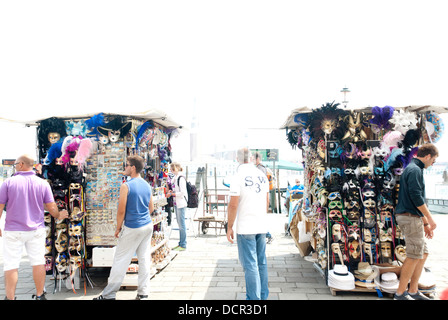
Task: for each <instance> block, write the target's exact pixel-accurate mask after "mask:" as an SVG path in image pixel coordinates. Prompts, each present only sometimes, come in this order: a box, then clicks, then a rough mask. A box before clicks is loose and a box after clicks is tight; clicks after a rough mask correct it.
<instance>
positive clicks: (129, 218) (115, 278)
mask: <svg viewBox="0 0 448 320" xmlns="http://www.w3.org/2000/svg"><path fill="white" fill-rule="evenodd" d="M144 164H145V162H144V160H143V158H142V157H140V156H129V157H128V158H127V160H126V168H125V170H124V172H123V174H124V175H126V176H130V177H131V179H130V180H128V181H127V182H125V183H123V184H122V185H121V187H120V197H119V199H118V210H117V228H116V230H115V237H116V238H118V244H117V246H116V250H115V256H114V262H113V264H112V268H111V270H110V275H109V278H108V280H107V286H106V287H105V288H104V290H103V292H102V293H101V295H100V296H98V297H97V298H94V300H115V297H116V293H117V291H118V290H120V287H121V284H122V282H123V279H124V277H125V276H126V271H127V269H128V267H129V264H130V263H131V260H132V257H133V256H134V254H135V253H136V254H137V258H138V290H137V297H136V299H137V300H143V299H147V298H148V295H149V279H150V271H151V238H152V233H153V224H152V219H151V212H153V211H154V204H153V198H152V190H151V186H150V185H149V184H148V183H147V182H146V181H145V180H144V179H143V178H142V177H141V176H140V172H141V171H142V170H143V168H144Z"/></svg>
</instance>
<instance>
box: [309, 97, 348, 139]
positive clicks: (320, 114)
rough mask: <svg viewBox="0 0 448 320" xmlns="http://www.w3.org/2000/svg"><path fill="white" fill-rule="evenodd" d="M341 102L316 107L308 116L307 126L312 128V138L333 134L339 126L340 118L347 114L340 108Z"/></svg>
mask: <svg viewBox="0 0 448 320" xmlns="http://www.w3.org/2000/svg"><path fill="white" fill-rule="evenodd" d="M338 106H339V103H336V104H335V103H334V101H333V102H332V103H327V104H325V105H322V107H321V108H320V109H315V110H313V112H312V113H311V114H310V115H309V116H308V120H307V123H306V126H307V127H308V128H309V130H310V136H311V138H319V137H322V136H324V135H331V134H333V132H336V131H337V129H339V128H338V123H339V118H340V117H343V116H345V114H346V112H345V111H344V110H341V109H338V108H337V107H338Z"/></svg>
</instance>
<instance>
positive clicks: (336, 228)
mask: <svg viewBox="0 0 448 320" xmlns="http://www.w3.org/2000/svg"><path fill="white" fill-rule="evenodd" d="M331 232H332V234H333V241H334V242H338V241H343V234H342V226H341V225H340V224H339V223H336V224H334V225H333V227H332V228H331Z"/></svg>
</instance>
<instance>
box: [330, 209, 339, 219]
mask: <svg viewBox="0 0 448 320" xmlns="http://www.w3.org/2000/svg"><path fill="white" fill-rule="evenodd" d="M329 217H330V219H332V220H333V219H342V213H341V211H339V210H331V211H330V213H329Z"/></svg>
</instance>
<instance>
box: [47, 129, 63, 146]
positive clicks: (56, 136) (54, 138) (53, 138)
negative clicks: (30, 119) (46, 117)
mask: <svg viewBox="0 0 448 320" xmlns="http://www.w3.org/2000/svg"><path fill="white" fill-rule="evenodd" d="M60 139H61V134H60V133H59V132H50V133H49V134H48V141H49V142H50V144H55V143H56V142H58V141H59V140H60Z"/></svg>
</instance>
